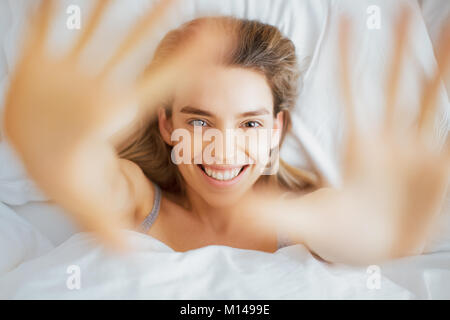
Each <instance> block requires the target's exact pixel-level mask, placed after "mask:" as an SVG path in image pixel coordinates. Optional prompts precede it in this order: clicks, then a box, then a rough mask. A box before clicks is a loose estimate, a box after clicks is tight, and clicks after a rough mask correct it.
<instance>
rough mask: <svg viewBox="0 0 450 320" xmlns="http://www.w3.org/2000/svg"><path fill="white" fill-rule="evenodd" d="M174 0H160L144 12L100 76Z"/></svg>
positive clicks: (112, 66)
mask: <svg viewBox="0 0 450 320" xmlns="http://www.w3.org/2000/svg"><path fill="white" fill-rule="evenodd" d="M174 1H175V0H160V1H159V2H158V3H157V4H156V5H155V6H154V7H153V8H152V9H151V10H149V12H148V13H147V14H145V15H144V16H143V17H142V18H141V19H140V20H139V21H138V23H137V24H136V25H135V26H134V27H133V28H132V30H131V32H130V33H129V34H128V36H127V37H126V38H125V40H124V41H123V42H122V43H121V44H120V46H119V48H118V49H117V50H116V51H115V53H114V54H113V55H112V57H111V58H110V59H109V60H108V62H107V63H106V66H105V68H104V69H103V71H102V74H101V77H105V76H107V75H108V74H109V73H110V72H111V70H112V69H114V67H115V66H116V65H117V64H118V63H119V62H120V61H121V60H122V59H123V58H124V57H125V56H126V55H127V54H128V53H130V51H132V50H133V48H134V47H136V45H137V44H138V42H139V41H140V40H141V39H142V38H143V37H144V36H145V34H146V33H147V32H148V31H149V30H151V29H152V28H154V27H155V26H156V25H157V24H158V23H159V22H160V21H161V20H162V18H163V16H164V14H165V13H166V11H167V9H168V8H169V7H170V5H171V4H172V3H173V2H174Z"/></svg>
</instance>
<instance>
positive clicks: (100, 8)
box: [69, 0, 111, 59]
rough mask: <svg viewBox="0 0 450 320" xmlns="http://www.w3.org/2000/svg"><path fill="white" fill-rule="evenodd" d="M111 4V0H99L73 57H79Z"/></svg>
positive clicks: (76, 45) (72, 52)
mask: <svg viewBox="0 0 450 320" xmlns="http://www.w3.org/2000/svg"><path fill="white" fill-rule="evenodd" d="M110 4H111V0H97V2H96V3H95V7H94V9H93V12H92V14H91V16H90V18H89V21H88V22H87V24H86V27H85V28H84V30H83V32H82V34H81V35H80V37H79V38H78V40H77V42H76V44H75V46H74V48H73V49H72V51H71V53H70V55H69V56H70V58H71V59H77V58H78V56H79V55H80V53H81V51H83V49H84V47H85V46H86V44H87V43H88V42H89V40H90V39H91V37H92V35H93V34H94V32H95V30H96V28H97V27H98V25H99V23H100V20H101V18H102V16H103V15H104V13H105V11H106V9H107V7H108V5H110Z"/></svg>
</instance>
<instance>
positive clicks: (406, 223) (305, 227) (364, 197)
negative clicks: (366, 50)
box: [249, 11, 450, 264]
mask: <svg viewBox="0 0 450 320" xmlns="http://www.w3.org/2000/svg"><path fill="white" fill-rule="evenodd" d="M409 20H410V19H409V14H408V12H406V11H405V12H403V14H402V16H401V18H400V19H399V22H398V26H397V30H396V41H395V44H396V47H395V48H394V50H393V60H392V64H391V66H392V67H391V69H390V75H389V77H388V83H387V89H386V108H385V118H384V122H383V124H382V125H381V126H380V128H379V129H378V130H376V131H374V132H371V133H370V134H367V133H363V132H361V130H359V129H358V128H357V124H356V121H355V118H354V109H353V104H354V102H353V99H352V93H351V89H350V88H351V84H350V82H351V81H350V77H349V74H350V72H349V66H348V62H347V59H348V51H349V50H348V48H349V41H348V39H349V37H350V35H349V34H350V27H349V22H348V21H347V20H345V19H343V20H342V24H341V26H340V27H341V30H340V46H341V67H342V68H341V70H342V72H341V83H342V88H343V89H342V90H343V96H344V97H345V101H344V102H345V105H346V110H345V112H346V115H347V135H346V139H345V142H346V143H345V144H344V145H345V152H344V159H343V181H342V186H340V187H339V188H337V189H328V188H324V189H320V190H318V191H316V192H313V193H311V194H309V195H306V196H303V197H300V198H292V197H291V198H282V199H279V198H278V199H273V197H272V200H270V198H271V196H270V195H267V194H266V195H264V196H256V197H255V198H254V199H252V201H251V203H252V206H253V208H254V207H255V206H256V207H257V208H260V209H261V211H262V212H263V213H262V215H261V216H262V217H264V219H263V221H264V222H265V223H267V225H272V226H273V225H275V226H277V228H278V229H279V230H280V232H282V233H286V234H287V235H288V236H290V238H291V239H293V240H295V241H296V242H298V243H303V244H305V245H306V246H307V247H309V249H310V250H312V251H313V252H315V253H316V254H318V255H319V256H320V257H322V258H323V259H325V260H327V261H330V262H337V263H340V262H341V263H351V264H370V263H378V262H382V261H384V260H387V259H392V258H397V257H402V256H408V255H415V254H420V253H421V252H423V249H424V246H425V243H426V241H427V239H429V237H430V232H431V230H432V227H433V224H434V223H435V222H436V218H437V216H438V214H439V212H440V211H441V209H442V205H443V202H444V199H445V194H446V190H447V186H448V182H449V177H450V148H449V146H448V145H447V146H445V147H444V148H443V149H442V148H439V147H437V146H436V143H435V142H434V143H433V133H434V120H435V116H436V112H437V110H436V109H437V107H436V100H437V99H436V96H437V93H438V89H439V84H440V80H441V78H444V75H445V74H446V73H447V72H448V69H449V68H448V67H449V62H450V59H449V55H450V38H449V33H448V31H449V30H450V29H449V28H447V29H446V30H444V32H443V35H442V39H441V41H440V47H439V48H438V50H437V53H438V54H437V56H438V57H437V58H438V62H439V69H438V70H437V71H436V73H435V75H434V76H433V78H432V79H427V80H426V81H424V88H423V97H422V99H421V101H420V111H419V114H418V116H417V123H416V125H415V126H414V127H413V128H406V125H405V124H403V123H394V121H393V118H394V117H393V112H394V109H395V105H396V99H397V88H398V81H399V78H400V77H399V75H400V73H401V69H400V65H401V62H402V59H403V55H404V51H405V44H406V41H407V39H408V23H409ZM249 201H250V200H249ZM275 213H276V214H275ZM258 214H259V212H257V210H255V217H254V218H255V219H260V217H261V216H260V217H259V218H258V217H256V215H258ZM267 225H266V227H267Z"/></svg>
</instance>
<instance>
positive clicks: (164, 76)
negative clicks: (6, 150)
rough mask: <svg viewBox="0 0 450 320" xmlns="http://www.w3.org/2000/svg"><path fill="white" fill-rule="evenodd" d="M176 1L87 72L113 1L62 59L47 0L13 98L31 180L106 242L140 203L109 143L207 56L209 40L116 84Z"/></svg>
mask: <svg viewBox="0 0 450 320" xmlns="http://www.w3.org/2000/svg"><path fill="white" fill-rule="evenodd" d="M171 2H173V1H170V0H161V1H160V2H158V4H157V5H155V6H154V8H152V9H151V10H149V12H148V13H146V14H144V15H143V17H142V18H141V19H140V20H139V21H138V22H137V23H136V25H135V26H134V27H133V28H132V29H131V32H130V33H129V34H128V36H127V37H126V38H125V39H124V41H123V42H122V43H121V45H120V46H119V47H118V49H117V51H116V52H115V53H114V54H113V55H112V56H111V58H110V59H109V60H108V61H107V62H106V64H105V65H104V67H103V68H102V69H101V70H98V71H97V72H92V70H89V72H88V70H83V69H82V68H81V66H80V64H79V57H80V55H81V54H82V52H83V51H84V49H85V48H86V46H87V44H88V43H89V41H90V40H91V38H92V35H93V33H94V32H95V30H96V28H97V26H98V25H99V22H100V20H101V18H102V16H103V14H104V12H105V11H106V9H107V8H108V5H109V4H110V3H111V1H110V0H97V1H96V2H95V4H94V6H93V8H94V9H93V13H92V14H91V16H90V18H89V20H88V21H87V23H86V24H85V27H84V28H83V30H82V31H81V34H80V36H79V37H78V39H77V41H76V42H75V43H74V45H73V47H72V48H71V50H69V51H68V52H67V53H66V54H64V55H63V56H60V57H55V56H53V55H52V54H51V53H50V52H48V48H47V40H48V34H49V29H50V25H51V21H52V17H53V15H54V12H55V10H56V8H55V6H56V1H54V0H43V1H41V3H40V6H39V8H38V10H37V11H36V13H34V14H33V15H32V17H31V19H30V24H29V26H28V28H27V32H26V37H25V39H24V40H25V41H24V47H23V50H22V52H21V57H20V59H19V61H18V63H17V65H16V68H15V72H14V74H13V75H12V77H11V83H10V87H9V90H8V92H7V95H6V104H5V109H4V119H3V120H4V122H3V125H4V128H5V133H6V136H7V137H8V139H9V141H10V142H11V144H12V145H13V147H14V149H15V150H16V151H17V153H18V155H19V156H20V157H21V159H22V161H23V164H24V166H25V168H26V170H27V172H28V173H29V175H30V176H31V178H33V180H34V181H35V182H36V183H37V185H38V186H39V187H40V188H41V189H42V190H43V191H44V192H45V193H46V195H47V196H48V197H50V198H51V199H52V200H54V201H55V202H57V203H59V204H61V205H62V206H63V207H64V208H65V209H66V211H67V212H68V213H70V214H72V215H73V216H74V218H75V219H76V220H77V221H78V222H80V224H81V225H82V226H83V227H84V228H85V229H87V230H92V231H97V232H98V233H99V234H100V235H101V236H103V238H105V239H107V240H112V239H113V236H112V234H113V232H112V230H113V229H114V228H116V227H117V226H118V225H119V222H118V220H119V219H118V218H117V217H116V214H117V215H123V213H124V212H128V211H129V213H132V212H131V210H132V204H130V203H129V202H130V201H128V200H127V199H131V198H132V197H133V195H129V193H130V192H129V190H130V189H132V188H130V186H129V185H128V184H130V183H132V182H130V181H127V180H128V179H127V178H126V177H125V175H124V174H122V173H121V170H122V171H123V167H121V166H120V163H119V159H118V158H117V156H116V154H115V150H114V147H113V146H112V145H111V144H110V143H107V140H108V139H109V138H110V136H111V135H113V134H116V133H117V132H118V131H119V130H120V129H123V128H124V127H125V126H126V125H127V124H129V123H130V122H131V120H133V119H134V118H135V117H137V116H139V117H143V116H144V114H145V113H150V111H151V108H152V107H153V106H155V105H156V103H157V102H158V101H160V99H163V98H164V97H165V95H166V94H167V93H168V92H169V90H170V89H171V87H172V85H173V84H174V83H175V82H176V81H179V80H180V77H181V76H183V75H186V74H187V73H186V72H184V73H183V72H181V69H183V68H184V69H185V70H184V71H187V67H190V63H191V62H192V59H193V57H196V56H197V52H198V51H200V50H204V49H205V48H204V46H202V44H205V43H204V42H202V43H200V42H199V41H203V40H205V39H206V38H202V39H201V40H199V39H194V40H193V41H192V43H189V45H188V46H186V47H184V48H183V49H184V50H183V52H174V53H172V55H171V57H170V59H167V63H164V64H161V65H159V66H158V67H157V68H154V69H153V70H152V71H151V72H148V73H146V74H145V75H143V76H141V77H140V78H138V79H137V80H136V81H134V82H131V83H122V84H121V85H120V87H118V85H117V84H114V83H115V81H112V76H111V74H112V71H113V70H114V68H115V67H116V66H117V65H119V64H120V63H121V62H122V61H123V60H124V59H125V58H126V56H127V55H128V54H129V53H130V52H131V51H133V50H134V49H135V48H136V47H137V44H138V43H139V41H140V40H143V39H144V38H145V37H144V36H145V35H146V34H148V33H149V32H150V31H151V30H152V28H154V27H155V26H156V25H158V24H159V23H160V22H161V20H162V18H163V16H164V14H165V12H166V10H167V8H168V7H169V5H170V4H171ZM196 41H197V42H196ZM105 56H108V55H107V54H105ZM149 61H150V57H149ZM138 107H139V109H138ZM143 107H146V108H147V109H145V110H144V109H143ZM127 185H128V186H127ZM119 211H120V212H121V213H119Z"/></svg>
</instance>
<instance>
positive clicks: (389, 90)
mask: <svg viewBox="0 0 450 320" xmlns="http://www.w3.org/2000/svg"><path fill="white" fill-rule="evenodd" d="M410 21H411V12H410V10H409V9H408V8H407V7H404V8H402V11H401V13H400V17H399V19H398V22H397V25H396V29H395V37H394V49H393V53H392V60H391V64H390V66H389V70H390V72H389V75H388V78H387V82H386V84H387V87H386V107H385V128H386V129H388V130H391V129H392V127H393V121H394V113H395V106H396V104H397V93H398V85H399V78H400V74H401V71H402V66H403V63H402V62H403V60H404V59H403V57H404V54H405V51H406V46H407V39H408V34H409V33H408V31H409V26H410Z"/></svg>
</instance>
